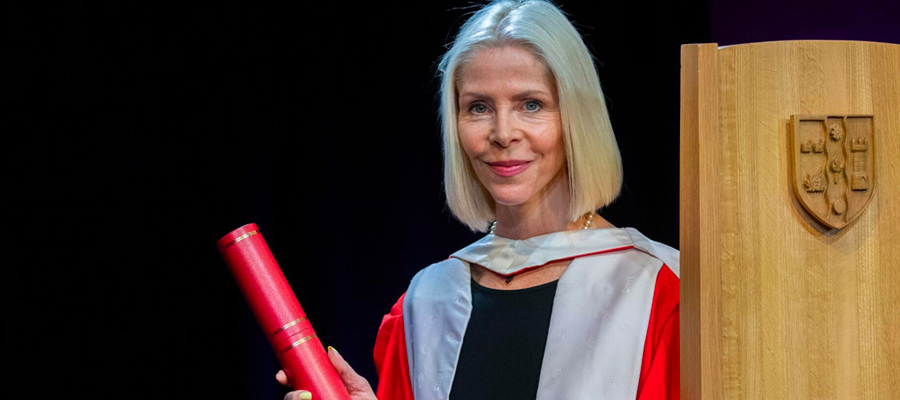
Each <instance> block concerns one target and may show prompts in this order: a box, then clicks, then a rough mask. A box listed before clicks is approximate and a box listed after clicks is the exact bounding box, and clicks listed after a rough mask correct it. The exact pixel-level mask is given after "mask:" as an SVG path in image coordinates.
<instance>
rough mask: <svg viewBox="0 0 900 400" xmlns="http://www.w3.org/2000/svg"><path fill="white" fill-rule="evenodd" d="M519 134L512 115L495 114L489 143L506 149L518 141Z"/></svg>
mask: <svg viewBox="0 0 900 400" xmlns="http://www.w3.org/2000/svg"><path fill="white" fill-rule="evenodd" d="M521 134H522V133H521V131H520V130H519V129H518V127H516V124H515V119H514V118H513V117H512V115H510V114H509V113H497V118H496V119H495V120H494V126H493V129H491V138H490V140H491V143H494V144H496V145H497V146H500V147H503V148H506V147H509V146H510V145H511V144H513V143H515V142H517V141H519V139H520V137H521Z"/></svg>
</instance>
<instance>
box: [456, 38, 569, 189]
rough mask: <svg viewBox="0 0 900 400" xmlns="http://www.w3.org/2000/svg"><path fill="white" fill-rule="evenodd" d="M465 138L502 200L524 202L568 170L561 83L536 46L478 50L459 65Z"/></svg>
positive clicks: (468, 149) (484, 179)
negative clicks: (558, 88) (531, 48)
mask: <svg viewBox="0 0 900 400" xmlns="http://www.w3.org/2000/svg"><path fill="white" fill-rule="evenodd" d="M457 90H458V93H459V99H458V100H459V116H458V119H457V121H458V123H459V139H460V143H461V144H462V147H463V149H465V152H466V155H467V156H468V157H469V160H470V161H471V163H472V166H473V167H474V169H475V173H476V174H477V175H478V179H479V180H481V183H482V184H483V185H484V186H485V187H486V188H487V190H488V191H489V192H490V193H491V196H493V198H494V200H495V201H496V202H497V203H498V204H503V205H507V206H515V205H523V204H525V203H527V202H529V201H530V200H532V199H535V198H536V195H542V194H546V193H543V192H544V191H545V190H548V189H549V188H550V187H559V185H549V184H550V183H551V182H552V181H553V180H554V179H555V178H558V177H564V176H565V164H566V149H565V143H564V141H563V136H562V124H561V119H560V113H559V99H558V97H557V93H556V84H555V82H554V81H553V78H552V77H551V76H550V73H549V71H548V70H547V68H546V67H545V66H544V65H543V64H542V63H541V62H540V61H539V60H538V59H537V58H535V57H534V56H533V55H532V54H531V52H529V51H528V50H525V49H523V48H521V47H516V46H506V47H501V48H489V49H484V50H480V51H478V52H477V53H476V54H475V55H474V57H472V58H471V60H470V61H469V62H467V63H466V64H465V65H463V66H461V67H460V69H459V77H458V81H457Z"/></svg>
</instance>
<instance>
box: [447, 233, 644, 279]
mask: <svg viewBox="0 0 900 400" xmlns="http://www.w3.org/2000/svg"><path fill="white" fill-rule="evenodd" d="M634 236H637V237H639V238H641V239H642V238H643V235H641V234H640V233H639V232H638V231H637V230H635V229H634V228H608V229H579V230H572V231H561V232H553V233H548V234H545V235H540V236H535V237H531V238H528V239H523V240H514V239H507V238H504V237H500V236H497V235H493V234H488V235H487V236H485V237H483V238H481V240H478V241H477V242H475V243H472V244H470V245H468V246H466V247H465V248H463V249H461V250H459V251H457V252H456V253H453V254H452V255H450V257H455V258H458V259H460V260H464V261H468V262H470V263H474V264H478V265H481V266H483V267H485V268H487V269H489V270H491V271H494V272H496V273H497V274H499V275H502V276H504V277H507V276H510V275H515V274H518V273H521V272H524V271H525V270H528V269H531V268H537V267H540V266H542V265H545V264H548V263H550V262H554V261H561V260H570V259H573V258H577V257H581V256H587V255H593V254H599V253H605V252H610V251H616V250H625V249H629V248H632V247H635V239H636V238H635V237H634ZM638 240H640V239H638Z"/></svg>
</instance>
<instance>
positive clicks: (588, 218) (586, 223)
mask: <svg viewBox="0 0 900 400" xmlns="http://www.w3.org/2000/svg"><path fill="white" fill-rule="evenodd" d="M584 218H585V221H584V228H583V229H588V228H590V226H591V222H592V221H593V220H594V212H593V211H590V212H588V213H587V214H584ZM496 228H497V221H494V222H492V223H491V231H490V232H488V235H493V234H494V229H496ZM515 277H516V275H510V276H509V277H508V278H506V284H507V285H508V284H509V283H510V282H512V280H513V278H515Z"/></svg>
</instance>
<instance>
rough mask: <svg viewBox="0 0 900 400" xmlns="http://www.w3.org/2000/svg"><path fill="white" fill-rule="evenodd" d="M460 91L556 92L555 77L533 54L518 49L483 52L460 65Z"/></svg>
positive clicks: (458, 84) (463, 92)
mask: <svg viewBox="0 0 900 400" xmlns="http://www.w3.org/2000/svg"><path fill="white" fill-rule="evenodd" d="M457 89H458V90H459V94H460V95H463V94H466V93H469V92H473V93H480V92H486V91H489V92H494V93H498V94H500V93H520V92H540V91H544V92H547V94H553V92H555V83H554V81H553V79H552V74H550V73H549V70H548V68H547V67H546V66H545V65H544V63H543V62H541V61H540V59H538V57H536V56H534V55H533V54H532V53H531V52H530V51H528V50H526V49H523V48H521V47H516V46H505V47H500V48H488V49H483V50H480V51H478V52H476V53H475V54H473V55H472V57H470V58H468V60H467V61H466V62H465V63H464V64H462V65H460V67H459V69H458V79H457Z"/></svg>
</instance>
